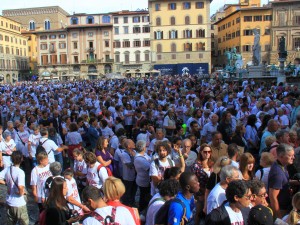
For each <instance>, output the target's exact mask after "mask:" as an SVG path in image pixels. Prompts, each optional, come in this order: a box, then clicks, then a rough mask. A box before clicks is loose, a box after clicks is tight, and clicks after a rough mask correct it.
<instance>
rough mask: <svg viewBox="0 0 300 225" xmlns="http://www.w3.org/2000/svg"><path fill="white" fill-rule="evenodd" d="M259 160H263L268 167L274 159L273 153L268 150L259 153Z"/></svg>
mask: <svg viewBox="0 0 300 225" xmlns="http://www.w3.org/2000/svg"><path fill="white" fill-rule="evenodd" d="M260 160H261V161H263V162H264V163H265V164H266V166H267V167H270V166H271V165H272V164H273V162H274V161H275V158H274V155H273V154H272V153H270V152H263V153H261V157H260Z"/></svg>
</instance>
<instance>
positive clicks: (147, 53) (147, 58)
mask: <svg viewBox="0 0 300 225" xmlns="http://www.w3.org/2000/svg"><path fill="white" fill-rule="evenodd" d="M149 61H150V54H149V52H145V62H149Z"/></svg>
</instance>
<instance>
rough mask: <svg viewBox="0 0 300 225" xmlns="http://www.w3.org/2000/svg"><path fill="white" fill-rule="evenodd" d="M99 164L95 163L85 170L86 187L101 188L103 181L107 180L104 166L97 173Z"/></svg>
mask: <svg viewBox="0 0 300 225" xmlns="http://www.w3.org/2000/svg"><path fill="white" fill-rule="evenodd" d="M99 165H100V163H99V162H96V163H95V165H94V166H93V168H88V169H87V175H86V179H87V183H88V185H92V186H95V187H96V188H99V189H100V188H102V186H103V184H104V182H105V180H106V179H107V178H108V174H107V170H106V168H105V167H104V166H102V167H101V169H100V170H99V172H98V166H99Z"/></svg>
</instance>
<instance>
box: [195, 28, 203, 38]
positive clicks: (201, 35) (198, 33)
mask: <svg viewBox="0 0 300 225" xmlns="http://www.w3.org/2000/svg"><path fill="white" fill-rule="evenodd" d="M196 37H202V38H204V37H205V29H199V30H196Z"/></svg>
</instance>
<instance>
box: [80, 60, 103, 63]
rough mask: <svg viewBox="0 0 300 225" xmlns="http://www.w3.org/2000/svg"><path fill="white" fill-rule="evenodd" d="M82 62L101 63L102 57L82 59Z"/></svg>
mask: <svg viewBox="0 0 300 225" xmlns="http://www.w3.org/2000/svg"><path fill="white" fill-rule="evenodd" d="M81 63H83V64H91V63H101V59H87V60H81Z"/></svg>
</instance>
